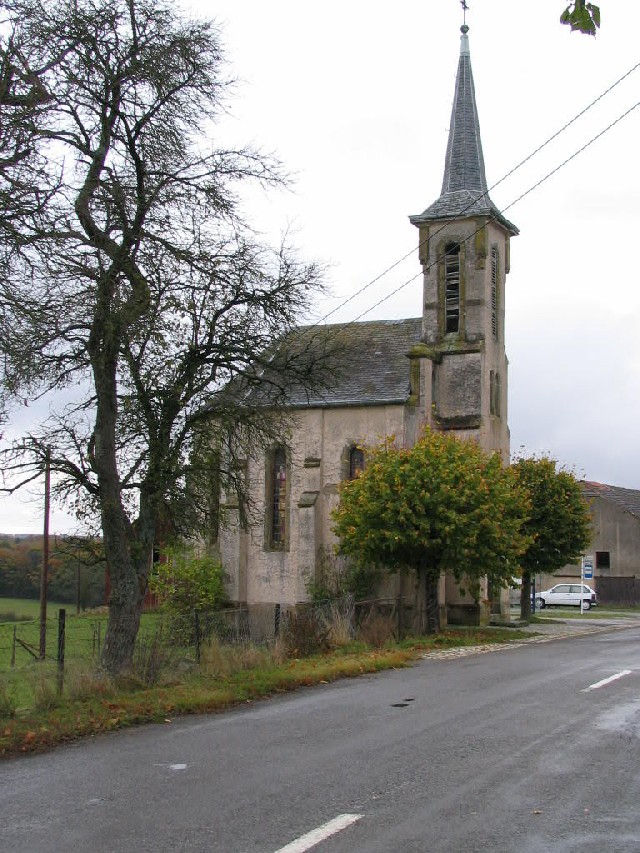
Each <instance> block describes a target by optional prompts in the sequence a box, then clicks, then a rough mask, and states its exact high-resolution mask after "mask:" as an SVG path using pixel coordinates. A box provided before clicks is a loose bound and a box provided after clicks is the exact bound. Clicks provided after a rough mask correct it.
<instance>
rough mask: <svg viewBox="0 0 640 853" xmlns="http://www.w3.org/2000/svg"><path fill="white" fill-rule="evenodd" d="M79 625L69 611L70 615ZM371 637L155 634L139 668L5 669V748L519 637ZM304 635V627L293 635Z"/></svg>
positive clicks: (1, 734)
mask: <svg viewBox="0 0 640 853" xmlns="http://www.w3.org/2000/svg"><path fill="white" fill-rule="evenodd" d="M68 621H69V622H70V623H71V625H73V621H74V620H72V619H70V620H68ZM374 633H375V634H376V636H375V637H373V640H374V642H375V645H373V644H372V643H371V642H369V643H368V642H366V641H365V640H364V639H347V638H342V639H341V640H340V644H339V645H337V644H336V645H333V643H332V640H331V638H330V637H326V638H325V640H324V643H323V644H324V650H323V651H321V652H320V653H317V652H316V653H315V654H309V650H308V649H305V650H304V651H305V652H306V656H304V657H303V656H302V655H301V654H300V651H299V650H298V649H296V648H295V647H292V646H291V645H290V640H289V644H288V642H287V641H286V640H285V639H284V638H279V639H278V640H277V641H276V642H275V643H272V644H269V645H260V646H259V645H255V644H236V645H231V644H224V643H221V642H220V641H219V640H217V639H211V640H210V641H209V642H207V643H206V644H203V646H202V648H201V650H200V662H199V664H196V663H195V660H193V659H186V658H185V657H180V656H177V655H169V656H168V657H167V658H165V659H163V660H160V658H161V657H163V652H162V651H161V650H160V648H159V647H158V645H157V644H155V643H154V641H153V638H151V639H148V640H147V641H146V642H145V641H144V639H143V641H142V644H141V652H140V654H139V655H138V657H137V660H136V668H135V670H134V671H132V672H131V673H130V675H129V676H128V677H126V678H123V679H120V680H118V681H114V680H112V679H110V678H108V677H107V676H105V675H104V674H102V673H101V672H100V671H99V670H98V669H97V667H96V665H95V662H94V661H92V660H91V659H88V660H86V661H84V662H82V661H78V660H75V661H71V662H69V663H68V664H67V667H66V671H65V678H64V687H63V690H62V692H61V693H59V692H58V689H57V685H58V675H57V667H56V664H55V662H54V661H44V662H35V661H34V662H33V663H30V664H29V665H28V666H23V667H21V668H20V669H19V670H14V671H13V672H11V671H7V670H6V669H5V670H4V671H0V756H2V757H5V758H6V757H9V756H16V755H20V754H25V753H30V752H35V751H41V750H44V749H48V748H50V747H53V746H56V745H58V744H63V743H67V742H69V741H72V740H76V739H78V738H83V737H91V736H95V735H97V734H101V733H104V732H109V731H114V730H116V729H121V728H125V727H128V726H133V725H138V724H141V723H147V722H156V723H157V722H161V723H162V722H164V723H166V724H167V725H169V724H170V723H171V721H172V720H173V719H174V718H175V717H176V716H179V715H184V714H203V713H212V712H216V711H223V710H227V709H229V708H232V707H234V706H237V705H240V704H243V703H247V702H252V701H257V700H263V699H267V698H268V697H270V696H274V695H278V694H280V693H284V692H288V691H293V690H296V689H298V688H300V687H310V686H314V685H320V684H327V683H330V682H332V681H336V680H337V679H341V678H352V677H357V676H360V675H363V674H367V673H369V674H370V673H375V672H381V671H383V670H388V669H395V668H400V667H404V666H407V665H410V664H411V662H412V661H415V660H417V659H418V658H420V657H422V656H423V655H424V654H425V653H428V652H433V651H436V650H445V649H455V648H461V647H470V646H476V645H479V644H487V643H491V644H497V643H513V642H514V641H522V640H523V639H524V638H526V636H527V634H525V633H524V632H521V631H515V630H513V629H495V628H484V629H483V628H471V629H448V630H445V631H443V632H441V633H439V634H437V635H432V636H428V637H418V638H411V639H406V640H404V641H402V642H400V643H398V642H394V641H392V640H391V639H390V638H389V636H388V634H387V637H386V638H385V639H384V640H383V639H382V637H383V632H382V631H381V630H380V627H379V626H378V627H377V628H376V630H375V631H374ZM297 639H298V640H301V639H303V637H302V636H300V637H298V638H297Z"/></svg>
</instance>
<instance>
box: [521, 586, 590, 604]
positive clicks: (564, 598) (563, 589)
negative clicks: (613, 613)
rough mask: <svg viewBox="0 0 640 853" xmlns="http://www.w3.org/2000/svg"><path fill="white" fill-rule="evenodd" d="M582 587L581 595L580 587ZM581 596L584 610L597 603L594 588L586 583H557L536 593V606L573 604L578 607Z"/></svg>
mask: <svg viewBox="0 0 640 853" xmlns="http://www.w3.org/2000/svg"><path fill="white" fill-rule="evenodd" d="M581 588H582V595H580V589H581ZM581 598H582V607H583V609H584V610H589V608H590V607H595V606H596V604H597V603H598V601H597V596H596V593H595V590H593V589H591V587H590V586H587V585H586V583H583V584H582V587H581V585H580V584H579V583H557V584H556V585H555V586H552V587H551V589H545V590H544V591H543V592H538V593H536V607H538V608H540V610H542V609H543V608H544V607H554V606H555V607H567V606H572V605H575V606H577V607H580V599H581Z"/></svg>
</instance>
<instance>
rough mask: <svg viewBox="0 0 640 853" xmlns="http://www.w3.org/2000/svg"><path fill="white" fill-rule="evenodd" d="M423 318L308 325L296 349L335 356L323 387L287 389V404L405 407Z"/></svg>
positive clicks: (299, 405) (298, 335)
mask: <svg viewBox="0 0 640 853" xmlns="http://www.w3.org/2000/svg"><path fill="white" fill-rule="evenodd" d="M421 334H422V319H421V318H420V317H415V318H412V319H407V320H371V321H369V322H364V323H335V324H331V325H326V326H303V327H301V328H300V329H298V330H297V331H296V346H297V347H298V346H305V345H306V344H307V342H311V349H317V350H321V351H327V350H329V351H332V352H333V362H334V364H333V367H332V369H331V374H330V376H329V377H328V378H327V379H326V381H325V383H324V388H321V389H318V390H312V391H306V390H305V389H303V388H301V387H297V388H296V387H292V388H290V389H288V390H287V392H286V398H285V400H284V401H283V404H284V405H287V406H290V407H293V408H300V407H305V408H306V407H329V406H371V405H376V404H389V403H405V402H406V401H407V400H408V398H409V392H410V388H409V359H408V358H407V354H408V352H409V350H410V349H411V347H412V346H414V345H415V344H416V343H418V342H419V341H420V337H421Z"/></svg>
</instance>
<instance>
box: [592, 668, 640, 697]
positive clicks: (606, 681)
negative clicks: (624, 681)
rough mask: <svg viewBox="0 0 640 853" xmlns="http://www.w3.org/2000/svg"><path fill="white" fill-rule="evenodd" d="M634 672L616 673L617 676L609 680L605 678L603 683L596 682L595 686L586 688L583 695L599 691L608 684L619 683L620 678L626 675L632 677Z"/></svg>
mask: <svg viewBox="0 0 640 853" xmlns="http://www.w3.org/2000/svg"><path fill="white" fill-rule="evenodd" d="M631 672H632V670H630V669H623V670H622V672H616V674H615V675H610V676H609V678H603V679H602V681H596V683H595V684H590V685H589V686H588V687H585V688H584V689H583V690H581V691H580V692H581V693H588V692H589V691H590V690H597V689H598V688H599V687H604V686H605V685H606V684H611V682H612V681H617V680H618V679H619V678H623V677H624V676H625V675H631Z"/></svg>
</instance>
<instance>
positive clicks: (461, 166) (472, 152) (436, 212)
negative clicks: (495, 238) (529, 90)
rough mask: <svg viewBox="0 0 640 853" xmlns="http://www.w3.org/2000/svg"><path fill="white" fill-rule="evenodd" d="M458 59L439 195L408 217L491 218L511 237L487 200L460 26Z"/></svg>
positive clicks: (466, 38)
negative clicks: (429, 203) (418, 212)
mask: <svg viewBox="0 0 640 853" xmlns="http://www.w3.org/2000/svg"><path fill="white" fill-rule="evenodd" d="M460 31H461V32H462V36H461V37H460V59H459V61H458V73H457V76H456V87H455V93H454V98H453V108H452V110H451V122H450V125H449V141H448V144H447V153H446V157H445V164H444V176H443V179H442V189H441V191H440V196H439V198H438V199H436V201H434V202H433V204H431V205H429V207H427V209H426V210H425V211H424V212H423V213H421V214H419V215H417V216H411V217H410V220H411V222H412V223H413V224H414V225H420V224H422V223H426V222H429V221H432V220H436V219H440V220H442V219H452V218H456V219H458V218H461V217H471V216H490V217H491V218H492V219H494V220H496V221H497V222H499V223H500V224H501V225H503V226H504V227H505V228H506V229H507V230H508V231H509V232H510V233H511V234H513V235H515V234H517V233H518V229H517V228H516V226H515V225H513V223H511V222H509V220H508V219H506V218H505V217H504V216H503V215H502V214H501V213H500V211H499V210H498V208H497V207H496V206H495V205H494V203H493V202H492V201H491V199H490V198H489V192H488V188H487V178H486V176H485V170H484V157H483V155H482V141H481V138H480V122H479V121H478V109H477V106H476V95H475V89H474V85H473V74H472V71H471V56H470V53H469V36H468V35H467V33H468V32H469V27H468V26H467V25H466V24H463V26H462V27H460Z"/></svg>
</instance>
